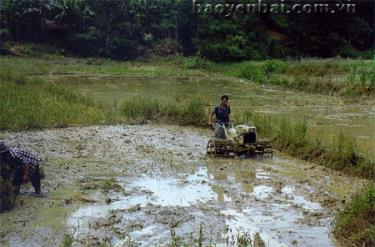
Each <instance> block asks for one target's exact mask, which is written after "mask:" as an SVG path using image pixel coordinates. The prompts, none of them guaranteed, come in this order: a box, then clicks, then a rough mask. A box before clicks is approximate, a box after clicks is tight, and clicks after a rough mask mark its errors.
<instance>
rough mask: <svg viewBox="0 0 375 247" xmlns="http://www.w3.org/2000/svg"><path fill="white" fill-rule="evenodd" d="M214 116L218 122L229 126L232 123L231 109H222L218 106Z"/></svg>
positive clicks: (213, 112)
mask: <svg viewBox="0 0 375 247" xmlns="http://www.w3.org/2000/svg"><path fill="white" fill-rule="evenodd" d="M212 114H215V116H216V122H220V123H224V124H228V123H229V122H230V118H229V114H230V107H229V106H227V107H221V106H216V107H215V108H214V110H213V111H212Z"/></svg>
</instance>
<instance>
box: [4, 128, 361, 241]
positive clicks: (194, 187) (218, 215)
mask: <svg viewBox="0 0 375 247" xmlns="http://www.w3.org/2000/svg"><path fill="white" fill-rule="evenodd" d="M210 136H211V132H210V131H207V130H202V129H196V128H182V127H177V126H154V125H142V126H137V125H133V126H131V125H116V126H92V127H80V128H66V129H53V130H43V131H28V132H25V131H22V132H2V133H0V137H1V139H4V140H6V142H7V143H9V145H10V146H20V147H22V148H25V149H28V150H30V151H33V152H35V153H39V154H40V155H41V156H42V157H43V158H44V159H45V162H44V169H45V174H46V178H45V179H44V180H43V191H44V197H42V198H37V197H34V196H33V193H32V187H31V186H30V185H26V186H24V187H23V188H22V190H21V195H20V196H19V197H18V199H17V205H16V207H15V208H14V209H13V210H12V211H10V212H6V213H4V214H1V215H0V221H1V226H2V227H1V230H0V244H1V245H2V246H3V245H4V246H25V244H26V245H27V246H58V245H60V243H61V241H62V239H63V236H64V234H66V233H69V234H72V235H73V236H74V239H75V241H74V245H75V246H100V245H101V244H103V243H107V244H108V245H111V246H130V245H132V246H155V245H162V246H164V245H167V244H168V243H170V242H171V241H172V239H173V238H174V239H175V238H178V239H179V241H180V242H181V243H184V244H187V245H189V244H191V245H196V243H197V241H199V240H198V239H199V238H202V235H203V242H204V243H205V244H209V243H215V244H216V245H217V246H236V243H237V238H238V236H239V235H241V234H247V235H249V236H253V235H254V234H255V233H256V232H259V234H260V236H261V238H262V239H263V240H264V242H265V243H266V246H336V242H335V240H334V238H333V236H332V234H331V229H332V226H333V217H334V216H335V214H336V213H337V212H338V210H339V209H341V208H342V207H343V206H344V204H345V202H346V201H347V200H349V199H350V197H351V196H352V194H353V193H354V192H355V191H356V189H357V188H359V187H361V186H362V185H363V184H364V183H365V181H364V180H360V179H353V178H348V177H346V176H344V175H342V174H340V173H338V172H333V171H330V170H328V169H326V168H324V167H320V166H316V165H314V164H312V163H307V162H303V161H301V160H298V159H294V158H291V157H289V156H286V155H284V154H282V153H278V152H276V154H275V155H274V157H273V158H261V157H257V158H254V159H212V158H210V157H206V156H205V148H206V143H207V141H208V139H209V138H210ZM200 231H201V232H202V233H201V234H200Z"/></svg>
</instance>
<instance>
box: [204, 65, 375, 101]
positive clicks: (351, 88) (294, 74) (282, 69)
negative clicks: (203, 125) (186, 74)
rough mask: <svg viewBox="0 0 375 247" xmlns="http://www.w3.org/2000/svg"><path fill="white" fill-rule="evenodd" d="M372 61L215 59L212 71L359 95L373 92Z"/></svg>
mask: <svg viewBox="0 0 375 247" xmlns="http://www.w3.org/2000/svg"><path fill="white" fill-rule="evenodd" d="M374 63H375V62H374V61H356V60H341V59H336V60H332V59H331V60H314V59H307V60H290V61H288V60H287V61H283V60H266V61H245V62H240V63H216V64H211V65H210V66H209V68H208V70H209V71H211V72H213V73H219V74H225V75H227V76H234V77H239V78H245V79H248V80H250V81H253V82H255V83H258V84H268V85H277V86H282V87H285V88H288V89H297V90H303V91H306V92H310V93H322V94H329V95H332V94H335V95H338V96H348V97H351V98H358V97H361V96H374V95H375V76H374V75H375V64H374Z"/></svg>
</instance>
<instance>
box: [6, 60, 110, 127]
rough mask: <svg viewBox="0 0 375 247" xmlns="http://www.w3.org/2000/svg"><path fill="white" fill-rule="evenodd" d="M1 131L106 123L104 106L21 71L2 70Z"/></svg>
mask: <svg viewBox="0 0 375 247" xmlns="http://www.w3.org/2000/svg"><path fill="white" fill-rule="evenodd" d="M0 81H1V83H0V98H1V101H0V108H1V109H2V110H1V112H0V119H1V122H0V129H8V130H9V129H10V130H16V129H33V128H50V127H65V126H71V125H87V124H97V123H105V122H106V121H109V118H110V116H109V115H108V113H107V112H106V111H105V109H104V107H102V106H99V105H97V104H95V103H94V102H92V100H90V99H88V98H86V97H83V96H81V95H79V94H78V93H74V92H70V91H69V90H67V89H65V88H64V87H62V86H57V85H54V84H52V83H47V82H45V81H43V80H41V79H31V78H27V77H26V76H25V74H24V73H23V72H22V71H18V70H17V69H16V68H10V67H8V66H4V67H1V68H0Z"/></svg>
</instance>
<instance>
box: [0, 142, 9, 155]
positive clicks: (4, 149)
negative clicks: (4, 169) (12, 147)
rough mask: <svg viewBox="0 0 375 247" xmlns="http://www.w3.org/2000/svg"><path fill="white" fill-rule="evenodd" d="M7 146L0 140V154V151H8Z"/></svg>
mask: <svg viewBox="0 0 375 247" xmlns="http://www.w3.org/2000/svg"><path fill="white" fill-rule="evenodd" d="M8 150H9V149H8V147H7V146H5V144H4V142H0V154H1V153H5V152H6V151H8Z"/></svg>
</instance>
